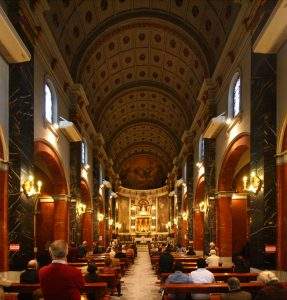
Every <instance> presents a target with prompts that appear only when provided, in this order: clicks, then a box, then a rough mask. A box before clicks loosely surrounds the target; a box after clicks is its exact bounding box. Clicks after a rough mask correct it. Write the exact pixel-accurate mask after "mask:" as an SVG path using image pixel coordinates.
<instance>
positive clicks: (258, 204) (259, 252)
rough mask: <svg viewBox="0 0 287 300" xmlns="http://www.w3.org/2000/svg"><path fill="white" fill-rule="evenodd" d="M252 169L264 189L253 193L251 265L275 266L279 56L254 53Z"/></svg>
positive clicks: (251, 204)
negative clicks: (269, 252)
mask: <svg viewBox="0 0 287 300" xmlns="http://www.w3.org/2000/svg"><path fill="white" fill-rule="evenodd" d="M250 99H251V112H250V113H251V116H250V119H251V132H250V133H251V135H250V144H251V162H250V169H251V171H252V172H255V173H256V174H257V176H258V177H260V178H261V179H262V180H263V181H264V188H261V189H260V190H259V191H258V193H257V194H252V195H251V196H250V212H251V213H250V215H251V227H250V250H251V255H250V258H251V264H252V266H254V267H258V268H271V269H272V268H275V265H276V263H275V254H274V255H267V254H265V245H267V244H272V245H275V244H276V221H277V220H276V214H277V207H276V182H275V180H276V160H275V155H276V55H273V54H255V53H252V54H251V98H250Z"/></svg>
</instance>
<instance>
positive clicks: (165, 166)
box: [46, 0, 240, 189]
mask: <svg viewBox="0 0 287 300" xmlns="http://www.w3.org/2000/svg"><path fill="white" fill-rule="evenodd" d="M49 5H50V10H49V11H48V12H47V13H46V18H47V21H48V23H49V26H50V28H51V30H52V32H53V34H54V37H55V39H56V41H57V43H58V45H59V48H60V50H61V52H62V54H63V57H64V59H65V61H66V63H67V65H68V67H69V68H70V71H71V74H72V76H73V78H74V80H75V82H79V83H81V84H82V85H83V86H84V89H85V92H86V94H87V96H88V99H89V102H90V106H89V112H90V116H91V118H92V120H93V122H94V125H95V127H96V129H97V130H98V131H99V132H100V133H102V134H103V136H104V139H105V141H106V150H107V152H108V154H109V155H110V157H111V158H112V159H113V161H114V166H115V170H116V171H117V172H118V173H119V174H120V176H121V179H122V182H123V185H125V186H127V187H133V188H142V189H145V188H156V187H159V186H161V185H162V183H163V182H164V179H165V177H166V175H167V172H168V171H169V170H170V169H171V167H172V161H173V158H174V157H175V156H176V155H177V154H178V152H179V151H180V147H181V144H180V143H181V142H180V141H181V136H182V134H183V132H184V130H186V129H188V128H189V127H190V125H191V122H192V120H193V118H194V116H195V114H196V111H197V109H198V106H199V103H198V102H197V100H196V99H197V95H198V93H199V90H200V88H201V85H202V83H203V81H204V79H205V78H208V77H210V76H211V74H212V72H213V70H214V67H215V65H216V62H217V60H218V58H219V56H220V54H221V51H222V49H223V47H224V44H225V42H226V39H227V36H228V33H229V31H230V29H231V28H232V25H233V23H234V20H235V17H236V14H237V12H238V10H239V8H240V5H239V2H238V1H231V0H226V1H225V0H212V1H211V0H101V1H100V0H85V1H83V0H82V1H81V0H74V1H72V0H71V1H69V0H63V1H60V0H59V1H53V0H50V1H49ZM131 165H132V166H137V168H138V169H136V171H135V170H134V169H133V170H132V168H131ZM151 166H154V168H155V169H157V171H156V172H155V173H152V172H151V171H150V169H151ZM153 175H154V176H153ZM148 177H152V178H153V179H152V180H151V179H150V178H149V179H148ZM145 182H146V184H145Z"/></svg>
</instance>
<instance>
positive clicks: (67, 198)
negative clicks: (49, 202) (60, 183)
mask: <svg viewBox="0 0 287 300" xmlns="http://www.w3.org/2000/svg"><path fill="white" fill-rule="evenodd" d="M52 197H53V199H54V201H55V202H56V201H66V202H70V200H71V196H70V195H66V194H59V195H53V196H52Z"/></svg>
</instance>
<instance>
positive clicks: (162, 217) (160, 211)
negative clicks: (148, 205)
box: [157, 196, 169, 232]
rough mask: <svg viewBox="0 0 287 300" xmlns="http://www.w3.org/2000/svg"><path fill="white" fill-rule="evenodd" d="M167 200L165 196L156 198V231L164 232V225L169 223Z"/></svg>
mask: <svg viewBox="0 0 287 300" xmlns="http://www.w3.org/2000/svg"><path fill="white" fill-rule="evenodd" d="M168 203H169V199H168V197H167V196H162V197H159V198H158V202H157V205H158V208H157V222H158V223H157V231H158V232H166V231H167V228H166V224H167V223H168V221H169V205H168Z"/></svg>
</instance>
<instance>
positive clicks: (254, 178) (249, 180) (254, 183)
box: [242, 171, 263, 194]
mask: <svg viewBox="0 0 287 300" xmlns="http://www.w3.org/2000/svg"><path fill="white" fill-rule="evenodd" d="M242 181H243V189H244V191H246V192H249V193H253V194H257V193H258V192H259V191H260V189H261V188H262V187H263V180H262V179H261V178H260V177H259V176H258V175H257V174H256V172H255V171H252V172H251V173H250V176H249V177H248V176H244V177H243V178H242Z"/></svg>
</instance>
